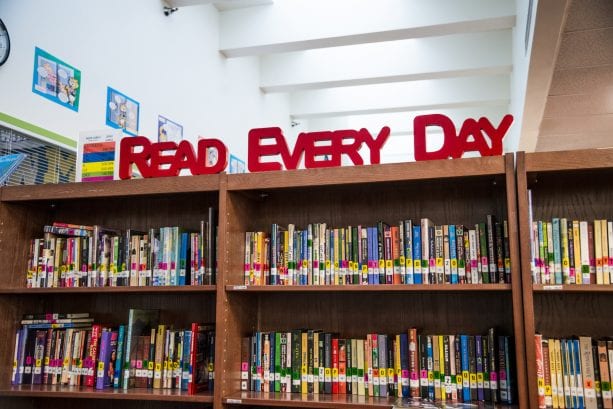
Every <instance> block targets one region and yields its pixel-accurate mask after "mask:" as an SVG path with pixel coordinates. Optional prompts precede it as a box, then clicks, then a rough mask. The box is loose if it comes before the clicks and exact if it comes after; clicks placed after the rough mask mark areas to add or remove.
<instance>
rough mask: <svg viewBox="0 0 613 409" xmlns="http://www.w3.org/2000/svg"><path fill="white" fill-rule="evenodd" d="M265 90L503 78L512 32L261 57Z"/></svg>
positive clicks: (509, 59) (509, 61) (509, 62)
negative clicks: (497, 76) (432, 80)
mask: <svg viewBox="0 0 613 409" xmlns="http://www.w3.org/2000/svg"><path fill="white" fill-rule="evenodd" d="M260 61H261V62H260V64H261V66H260V76H261V81H260V84H261V85H260V86H261V88H262V90H263V91H264V92H293V91H298V90H305V89H317V88H329V87H341V86H352V85H366V84H379V83H385V82H404V81H415V80H424V79H436V78H451V77H459V76H476V75H496V74H508V73H510V72H511V68H512V55H511V30H500V31H494V32H488V33H469V34H458V35H449V36H442V37H428V38H418V39H408V40H398V41H390V42H385V43H373V44H360V45H351V46H344V47H333V48H322V49H317V50H307V51H295V52H291V53H283V54H271V55H266V56H262V57H261V60H260Z"/></svg>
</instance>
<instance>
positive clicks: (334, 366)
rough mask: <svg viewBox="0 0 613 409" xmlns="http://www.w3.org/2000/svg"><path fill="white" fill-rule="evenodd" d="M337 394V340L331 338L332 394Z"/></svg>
mask: <svg viewBox="0 0 613 409" xmlns="http://www.w3.org/2000/svg"><path fill="white" fill-rule="evenodd" d="M337 393H338V338H332V394H337Z"/></svg>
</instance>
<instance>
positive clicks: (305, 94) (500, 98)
mask: <svg viewBox="0 0 613 409" xmlns="http://www.w3.org/2000/svg"><path fill="white" fill-rule="evenodd" d="M508 101H509V76H508V75H500V76H491V77H466V78H450V79H440V80H424V81H411V82H403V83H389V84H376V85H362V86H355V87H344V88H328V89H322V90H313V91H300V92H296V93H294V94H292V95H291V97H290V115H291V116H292V118H322V117H332V116H342V115H359V114H375V113H384V112H402V111H420V110H430V109H449V108H462V107H475V106H491V105H496V106H498V105H500V104H505V103H508Z"/></svg>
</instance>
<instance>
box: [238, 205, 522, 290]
mask: <svg viewBox="0 0 613 409" xmlns="http://www.w3.org/2000/svg"><path fill="white" fill-rule="evenodd" d="M510 282H511V256H510V250H509V230H508V226H507V221H506V220H504V221H503V222H499V221H496V218H495V217H494V216H492V215H488V216H487V217H486V222H483V223H478V224H475V225H474V227H472V228H468V227H466V226H463V225H453V224H450V225H435V224H434V223H433V222H432V221H431V220H430V219H425V218H424V219H421V220H420V222H416V223H413V221H412V220H403V221H400V222H399V223H398V224H397V225H389V224H387V223H384V222H378V223H377V224H376V225H375V226H361V225H360V226H347V227H342V228H332V227H328V225H327V224H326V223H314V224H309V225H307V227H306V228H305V229H302V230H300V229H298V228H296V226H295V225H294V224H289V225H288V226H287V227H284V226H280V225H278V224H273V225H272V228H271V231H270V233H269V232H261V231H258V232H246V234H245V262H244V284H245V285H339V284H340V285H342V284H443V283H447V284H458V283H460V284H464V283H467V284H482V283H510Z"/></svg>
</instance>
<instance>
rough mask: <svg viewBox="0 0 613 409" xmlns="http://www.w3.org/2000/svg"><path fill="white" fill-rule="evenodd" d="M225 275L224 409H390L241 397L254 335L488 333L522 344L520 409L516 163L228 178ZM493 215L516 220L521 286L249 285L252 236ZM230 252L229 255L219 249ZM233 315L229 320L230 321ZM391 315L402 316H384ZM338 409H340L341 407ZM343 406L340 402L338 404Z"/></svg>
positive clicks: (220, 382) (220, 348) (326, 400)
mask: <svg viewBox="0 0 613 409" xmlns="http://www.w3.org/2000/svg"><path fill="white" fill-rule="evenodd" d="M220 192H221V194H220V226H223V228H222V229H220V231H221V232H222V233H221V234H223V235H224V239H223V243H221V244H220V246H221V247H223V251H222V253H220V254H223V257H224V259H223V266H224V267H223V273H222V280H223V281H219V282H218V284H219V286H218V294H219V293H220V292H222V291H223V293H222V294H220V296H219V297H218V299H217V311H218V315H217V330H218V332H219V333H223V334H225V336H224V337H223V339H220V340H219V341H218V343H217V353H218V355H217V356H216V362H218V364H217V368H218V370H219V372H218V373H223V374H224V375H223V376H222V377H221V379H220V378H219V377H218V378H217V380H216V394H215V405H216V406H218V405H219V406H222V405H223V406H232V405H237V404H239V403H238V402H239V401H240V404H243V405H251V406H284V407H345V406H348V407H360V408H361V407H379V405H383V406H385V407H389V406H390V405H391V404H390V402H389V401H385V402H382V401H373V400H368V399H366V400H363V401H360V400H359V399H357V400H356V399H354V398H350V397H340V398H338V397H329V396H325V395H323V396H322V395H319V397H318V398H317V400H314V399H315V398H309V397H306V398H304V397H301V396H300V395H282V396H279V395H275V394H268V395H264V394H260V393H252V392H241V391H240V352H241V351H240V342H238V340H240V339H241V337H245V336H249V335H251V334H252V332H253V331H255V330H258V331H272V330H278V329H291V328H318V329H322V330H325V331H332V332H336V333H339V334H341V335H342V336H343V337H348V338H349V337H360V338H361V337H364V336H365V334H366V333H367V332H368V331H370V332H380V333H390V334H391V333H400V332H404V331H406V330H407V329H408V328H409V327H413V326H414V327H417V328H419V329H420V330H422V331H423V333H441V334H442V333H456V332H457V333H459V332H464V333H475V334H476V333H485V332H486V331H487V329H488V328H490V327H496V328H498V329H499V330H500V332H501V333H502V332H503V333H506V334H508V335H514V336H515V340H516V343H515V350H516V356H517V359H516V366H517V372H518V374H517V379H516V382H517V390H518V402H519V405H520V406H521V407H525V405H526V402H527V389H526V388H527V384H526V377H525V359H524V344H523V342H524V333H523V331H524V327H523V305H522V294H521V288H522V287H521V280H520V274H519V271H520V269H519V245H518V241H517V209H516V186H515V170H514V160H513V155H506V156H504V157H502V156H501V157H488V158H474V159H462V160H448V161H447V160H444V161H431V162H423V163H406V164H393V165H374V166H364V167H351V168H336V169H315V170H296V171H284V172H267V173H266V174H242V175H228V178H227V185H226V186H225V187H223V188H222V189H221V190H220ZM487 214H495V215H497V216H498V217H500V218H506V219H508V220H509V230H510V232H509V233H510V237H511V240H510V248H511V253H512V256H511V258H512V269H513V272H512V276H513V280H512V281H513V282H512V283H511V284H495V285H483V286H475V285H371V286H351V285H346V286H257V287H256V286H253V287H249V286H244V282H243V280H244V277H243V270H244V268H243V260H244V257H243V255H244V245H245V243H244V241H245V232H246V231H258V230H259V231H269V229H270V225H271V224H272V223H278V224H280V225H286V224H288V223H295V224H296V225H297V226H305V225H307V224H308V223H316V222H326V223H328V225H329V226H346V225H357V224H362V225H371V224H374V223H375V222H376V221H377V220H384V221H387V222H390V223H391V222H395V221H397V220H401V219H406V218H411V219H413V220H419V219H420V218H421V217H429V218H430V219H432V220H433V221H434V222H435V223H436V224H448V223H454V224H456V223H457V224H459V223H462V224H465V225H474V224H475V223H477V222H480V221H484V220H485V216H486V215H487ZM220 250H221V248H220ZM222 311H223V313H222ZM382 311H383V312H384V311H394V313H390V314H386V313H382ZM335 399H336V400H335ZM338 399H340V400H339V401H337V400H338Z"/></svg>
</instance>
